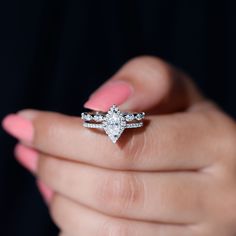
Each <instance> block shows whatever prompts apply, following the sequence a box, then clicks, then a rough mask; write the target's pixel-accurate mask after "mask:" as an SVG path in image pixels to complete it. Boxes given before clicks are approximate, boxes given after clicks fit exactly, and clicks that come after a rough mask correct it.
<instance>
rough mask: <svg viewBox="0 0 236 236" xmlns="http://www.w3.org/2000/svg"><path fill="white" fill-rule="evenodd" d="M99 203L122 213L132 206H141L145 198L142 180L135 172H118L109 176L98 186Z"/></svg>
mask: <svg viewBox="0 0 236 236" xmlns="http://www.w3.org/2000/svg"><path fill="white" fill-rule="evenodd" d="M97 196H98V204H102V205H104V206H106V208H108V210H109V211H112V212H115V213H122V212H123V211H126V210H128V209H129V208H132V207H140V206H142V204H143V201H144V200H143V199H144V187H143V183H142V181H141V180H140V179H139V178H138V177H137V176H136V175H134V174H130V173H118V174H116V175H114V174H113V175H112V176H107V178H105V180H104V181H103V182H102V183H101V186H98V194H97Z"/></svg>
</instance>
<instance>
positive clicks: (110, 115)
mask: <svg viewBox="0 0 236 236" xmlns="http://www.w3.org/2000/svg"><path fill="white" fill-rule="evenodd" d="M144 117H145V113H144V112H140V113H138V112H134V113H131V112H122V111H120V110H119V108H118V107H117V106H116V105H113V106H111V107H110V109H109V111H108V112H99V111H95V112H83V113H81V119H82V120H84V123H83V126H84V127H86V128H95V129H104V131H105V132H106V134H107V135H108V137H109V138H110V139H111V141H112V142H113V143H116V141H117V140H118V139H119V138H120V136H121V134H122V133H123V131H124V130H125V129H127V128H140V127H142V126H143V122H142V120H143V119H144Z"/></svg>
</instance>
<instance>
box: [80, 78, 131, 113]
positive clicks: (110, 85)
mask: <svg viewBox="0 0 236 236" xmlns="http://www.w3.org/2000/svg"><path fill="white" fill-rule="evenodd" d="M132 93H133V87H132V86H131V84H129V83H128V82H126V81H121V80H111V81H109V82H107V83H105V84H104V85H102V86H101V87H100V88H98V90H96V91H95V92H94V93H93V94H92V95H91V96H90V98H89V100H88V101H87V102H86V103H85V104H84V107H85V108H88V109H91V110H100V111H107V110H108V109H109V108H110V107H111V106H112V105H113V104H116V105H121V104H123V103H124V102H125V101H127V100H128V98H129V97H130V96H131V95H132Z"/></svg>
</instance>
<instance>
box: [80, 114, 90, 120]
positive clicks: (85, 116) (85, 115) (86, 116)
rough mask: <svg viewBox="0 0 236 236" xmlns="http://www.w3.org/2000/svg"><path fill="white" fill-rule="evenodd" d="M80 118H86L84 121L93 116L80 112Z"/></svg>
mask: <svg viewBox="0 0 236 236" xmlns="http://www.w3.org/2000/svg"><path fill="white" fill-rule="evenodd" d="M81 118H82V119H83V120H86V121H90V120H92V119H93V117H92V116H91V115H90V114H88V113H82V116H81Z"/></svg>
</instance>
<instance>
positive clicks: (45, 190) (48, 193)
mask: <svg viewBox="0 0 236 236" xmlns="http://www.w3.org/2000/svg"><path fill="white" fill-rule="evenodd" d="M37 185H38V188H39V191H40V193H41V194H42V196H43V198H44V200H45V202H46V203H47V204H49V203H50V201H51V199H52V197H53V191H52V190H51V189H50V188H49V187H48V186H47V185H46V184H44V183H43V182H42V181H40V180H38V181H37Z"/></svg>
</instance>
